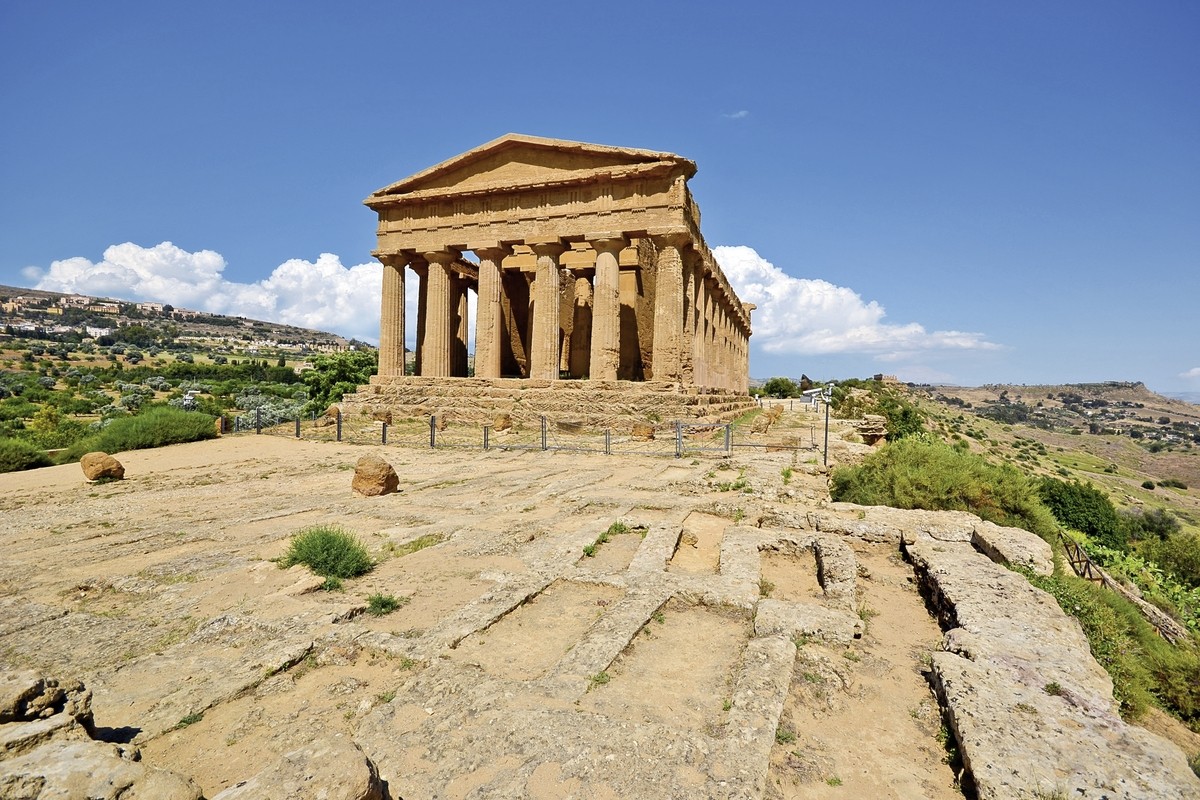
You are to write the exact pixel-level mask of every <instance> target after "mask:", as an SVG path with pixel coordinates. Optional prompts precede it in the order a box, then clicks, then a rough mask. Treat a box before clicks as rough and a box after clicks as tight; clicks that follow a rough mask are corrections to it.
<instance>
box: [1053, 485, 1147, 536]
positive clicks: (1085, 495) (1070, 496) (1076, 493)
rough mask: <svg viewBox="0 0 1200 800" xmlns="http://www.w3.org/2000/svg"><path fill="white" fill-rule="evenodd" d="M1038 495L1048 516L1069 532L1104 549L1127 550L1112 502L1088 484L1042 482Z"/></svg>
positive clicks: (1122, 529) (1122, 528) (1122, 530)
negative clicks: (1050, 515) (1077, 532)
mask: <svg viewBox="0 0 1200 800" xmlns="http://www.w3.org/2000/svg"><path fill="white" fill-rule="evenodd" d="M1039 492H1040V494H1041V497H1042V502H1043V503H1045V504H1046V506H1047V507H1048V508H1049V509H1050V513H1052V514H1054V516H1055V517H1056V518H1057V519H1058V521H1059V522H1061V523H1062V524H1063V525H1066V526H1067V527H1068V528H1073V529H1074V530H1077V531H1082V532H1083V533H1086V534H1087V535H1088V536H1089V537H1091V538H1092V539H1094V540H1095V541H1096V542H1098V543H1099V544H1101V545H1104V546H1105V547H1115V548H1117V549H1121V550H1123V549H1125V548H1127V547H1128V546H1129V540H1128V539H1127V538H1126V531H1125V528H1124V527H1122V525H1121V521H1120V519H1119V518H1118V517H1117V510H1116V508H1114V507H1113V504H1112V501H1111V500H1109V499H1108V495H1106V494H1105V493H1104V492H1103V491H1101V490H1100V489H1097V488H1096V487H1095V486H1093V485H1092V484H1090V483H1080V482H1079V481H1070V482H1067V481H1060V480H1059V479H1058V478H1042V482H1041V486H1040V487H1039Z"/></svg>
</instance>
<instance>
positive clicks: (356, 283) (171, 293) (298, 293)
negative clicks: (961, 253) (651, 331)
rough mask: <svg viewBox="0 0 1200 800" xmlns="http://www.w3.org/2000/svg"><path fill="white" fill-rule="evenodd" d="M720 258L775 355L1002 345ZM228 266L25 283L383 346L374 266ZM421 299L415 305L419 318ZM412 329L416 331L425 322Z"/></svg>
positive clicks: (131, 267) (761, 341) (170, 250)
mask: <svg viewBox="0 0 1200 800" xmlns="http://www.w3.org/2000/svg"><path fill="white" fill-rule="evenodd" d="M713 255H714V256H715V257H716V259H717V261H718V262H719V263H720V264H721V267H722V269H723V270H724V271H725V274H726V276H727V277H728V278H729V280H730V282H731V283H732V284H733V287H734V289H735V290H736V291H737V292H738V295H739V296H740V297H741V298H742V300H743V301H745V302H749V303H754V304H755V305H757V306H758V308H757V309H756V310H755V312H754V317H753V319H754V322H753V325H754V335H753V339H752V342H753V345H754V346H755V347H756V348H758V349H760V350H762V351H763V352H765V353H770V354H795V355H844V354H862V355H870V356H873V357H874V358H876V359H878V360H881V361H894V360H898V359H901V358H905V357H909V356H912V355H914V354H919V353H929V352H932V351H948V350H958V351H963V350H992V349H997V348H998V347H999V346H998V345H996V344H993V343H991V342H989V341H987V339H986V338H985V337H984V336H983V335H982V334H979V333H964V332H961V331H934V332H929V331H926V330H925V328H924V327H923V326H922V325H920V324H919V323H916V322H910V323H907V324H902V325H895V324H890V323H887V322H885V321H884V318H885V316H886V312H885V310H884V308H883V306H882V305H880V304H879V303H877V302H876V301H874V300H872V301H864V300H863V298H862V297H861V296H860V295H859V294H858V293H857V292H855V291H854V290H852V289H849V288H846V287H844V286H836V285H834V284H832V283H829V282H828V281H824V280H820V279H811V278H796V277H793V276H791V275H788V274H787V273H785V272H784V271H783V270H781V269H780V268H779V267H776V266H775V265H774V264H772V263H771V262H769V261H767V260H766V259H764V258H763V257H762V256H760V255H759V254H758V253H757V252H756V251H755V250H754V249H753V248H751V247H746V246H734V247H715V248H713ZM226 266H227V264H226V262H225V259H224V257H223V256H222V255H221V254H220V253H217V252H214V251H212V250H199V251H197V252H194V253H190V252H188V251H186V250H183V249H182V248H179V247H176V246H175V245H174V244H172V243H171V242H162V243H160V244H157V245H155V246H153V247H142V246H140V245H136V244H133V243H132V242H126V243H124V244H118V245H112V246H111V247H109V248H107V249H106V250H105V251H104V254H103V257H102V258H101V260H100V261H98V262H93V261H91V260H89V259H87V258H83V257H74V258H68V259H64V260H61V261H54V262H52V263H51V264H50V266H49V268H47V269H44V270H43V269H40V268H37V267H31V268H29V269H28V270H27V271H26V273H25V276H26V278H28V279H30V280H31V281H33V282H35V283H34V288H37V289H44V290H48V291H56V292H68V293H70V292H78V293H80V294H89V295H102V296H109V297H116V298H120V299H124V300H140V301H151V302H159V303H171V304H173V305H176V306H179V307H181V308H190V309H195V310H198V311H207V312H211V313H216V314H229V315H234V316H244V317H249V318H251V319H261V320H267V321H271V322H282V323H287V324H289V325H299V326H301V327H305V328H315V329H318V330H325V331H331V332H334V333H338V334H340V335H342V336H346V337H352V338H357V339H361V340H364V341H369V342H376V341H378V336H379V300H380V292H381V283H380V273H379V265H378V264H376V263H374V262H371V263H366V264H356V265H353V266H349V267H347V266H344V265H343V264H342V262H341V259H340V258H339V257H338V256H336V255H334V254H331V253H322V254H321V255H320V256H319V257H318V258H317V260H316V261H306V260H304V259H298V258H297V259H290V260H288V261H285V262H283V263H282V264H280V265H279V266H277V267H275V269H274V270H272V271H271V274H270V275H269V276H268V277H266V278H264V279H263V280H260V281H255V282H253V283H239V282H236V281H231V280H228V279H227V278H226V277H225V275H224V273H225V268H226ZM415 294H416V293H415V292H409V295H410V296H409V297H408V298H407V299H408V300H409V301H410V302H409V303H407V305H408V315H409V316H410V317H413V316H415V311H416V309H415V305H416V304H415V302H412V301H413V300H414V297H413V295H415ZM472 299H474V298H472ZM473 305H474V304H472V307H473ZM408 330H409V331H413V332H415V330H416V324H415V319H414V320H411V321H410V324H409V326H408Z"/></svg>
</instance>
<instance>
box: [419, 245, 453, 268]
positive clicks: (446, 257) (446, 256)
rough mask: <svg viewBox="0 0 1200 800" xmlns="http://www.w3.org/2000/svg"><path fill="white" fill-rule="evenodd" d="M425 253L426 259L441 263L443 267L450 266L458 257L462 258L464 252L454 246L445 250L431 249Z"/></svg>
mask: <svg viewBox="0 0 1200 800" xmlns="http://www.w3.org/2000/svg"><path fill="white" fill-rule="evenodd" d="M423 255H424V256H425V260H426V261H428V262H429V263H430V264H441V265H442V266H443V267H446V266H449V265H450V264H453V263H454V262H455V261H457V260H458V259H460V258H462V253H460V252H458V251H457V250H455V249H453V248H447V249H445V250H431V251H429V252H428V253H424V254H423Z"/></svg>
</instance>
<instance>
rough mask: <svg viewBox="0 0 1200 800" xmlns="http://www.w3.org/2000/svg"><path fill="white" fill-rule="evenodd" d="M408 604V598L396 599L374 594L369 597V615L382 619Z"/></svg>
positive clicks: (390, 596)
mask: <svg viewBox="0 0 1200 800" xmlns="http://www.w3.org/2000/svg"><path fill="white" fill-rule="evenodd" d="M406 603H408V598H407V597H399V598H398V597H395V596H393V595H390V594H379V593H376V594H373V595H370V596H369V597H367V613H368V614H371V615H372V616H376V617H382V616H383V615H385V614H390V613H392V612H393V611H395V610H396V609H398V608H400V607H401V606H403V605H405V604H406Z"/></svg>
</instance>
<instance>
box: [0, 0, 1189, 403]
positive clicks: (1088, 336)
mask: <svg viewBox="0 0 1200 800" xmlns="http://www.w3.org/2000/svg"><path fill="white" fill-rule="evenodd" d="M1198 41H1200V5H1197V4H1196V3H1194V2H1157V1H1155V2H1146V3H1136V4H1135V3H1128V2H1105V1H1104V0H1100V1H1098V2H1097V1H1095V0H1089V2H1051V3H1046V2H1038V3H1032V2H1005V3H982V2H911V3H894V2H853V3H829V2H809V1H808V0H798V1H797V2H791V3H782V2H773V3H754V2H749V3H738V4H733V3H700V2H652V1H649V0H643V2H639V3H627V2H608V3H604V4H586V5H585V4H570V3H562V2H529V3H525V2H513V3H505V4H499V3H485V2H463V3H404V2H392V3H383V2H355V3H346V4H333V3H317V2H288V3H282V2H278V3H270V2H261V3H245V2H219V1H218V2H206V3H191V4H175V3H162V2H154V3H149V2H119V1H118V2H112V3H95V2H88V3H79V2H52V1H49V0H48V2H44V3H5V4H3V6H0V119H3V122H0V283H6V284H10V285H12V284H16V285H23V286H32V285H36V284H40V285H41V286H43V287H44V288H51V289H59V290H78V291H84V292H90V293H97V294H108V295H112V296H119V297H124V298H130V299H157V300H162V301H167V302H174V303H175V304H177V305H181V306H186V307H192V308H208V309H211V310H214V311H222V312H226V313H241V314H246V315H247V316H255V317H260V318H268V319H279V320H282V321H288V322H295V323H298V324H308V325H312V326H314V327H321V328H325V329H328V330H335V331H338V332H340V333H343V334H346V335H357V336H359V337H361V338H375V336H377V330H378V329H377V324H378V299H377V298H378V292H379V286H378V283H379V267H378V265H377V264H376V263H375V262H374V261H373V260H372V259H371V258H370V256H369V253H370V250H371V249H372V247H373V246H374V223H375V220H374V217H373V214H372V213H371V212H370V211H369V210H368V209H366V208H365V207H364V206H363V205H362V204H361V203H362V200H363V198H365V197H366V196H367V194H369V193H370V192H371V191H373V190H375V189H377V188H379V187H382V186H384V185H387V184H389V183H391V182H393V181H396V180H399V179H400V178H403V177H406V176H408V175H410V174H412V173H415V172H417V171H420V170H422V169H424V168H426V167H428V166H431V165H432V164H435V163H437V162H439V161H441V160H444V159H446V158H449V157H451V156H454V155H456V154H458V153H460V152H462V151H465V150H467V149H470V148H472V147H474V146H476V145H479V144H482V143H483V142H486V141H488V140H490V139H493V138H495V137H497V136H499V135H502V134H504V133H507V132H510V131H512V132H519V133H528V134H533V135H538V136H550V137H557V138H564V139H577V140H582V141H589V142H597V143H601V144H612V145H622V146H629V147H639V148H646V149H651V150H666V151H670V152H674V153H679V154H680V155H683V156H686V157H687V158H690V159H693V160H695V161H696V162H697V163H698V165H699V172H698V173H697V175H696V176H695V177H694V178H693V179H692V180H691V182H690V185H691V188H692V191H693V194H694V195H695V196H696V199H697V201H698V202H699V204H700V208H701V210H702V212H703V215H704V235H705V238H706V240H707V242H708V244H709V245H710V246H712V247H714V248H719V249H718V250H717V253H718V257H719V258H720V259H721V261H722V264H723V266H724V267H725V269H726V271H727V272H728V273H729V274H730V277H731V279H732V280H733V281H734V284H735V286H736V287H738V288H739V291H741V293H742V294H743V295H744V299H749V300H752V301H754V302H756V303H758V304H759V306H760V309H759V310H758V311H756V312H755V335H754V337H753V338H752V340H751V374H752V375H753V376H755V377H763V378H765V377H769V376H771V375H791V376H799V375H800V374H801V373H807V374H808V375H810V376H812V377H814V378H830V377H852V376H865V375H870V374H872V373H875V372H885V373H892V374H896V375H898V376H900V377H901V378H902V379H905V380H913V381H931V382H949V383H957V384H964V385H976V384H981V383H990V382H997V383H998V382H1012V383H1045V382H1077V381H1098V380H1142V381H1145V382H1146V383H1147V384H1148V385H1149V386H1150V388H1152V389H1155V390H1158V391H1164V392H1184V391H1200V321H1198V319H1197V313H1198V311H1200V46H1197V42H1198ZM413 329H414V328H413V326H410V327H409V330H413Z"/></svg>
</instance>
